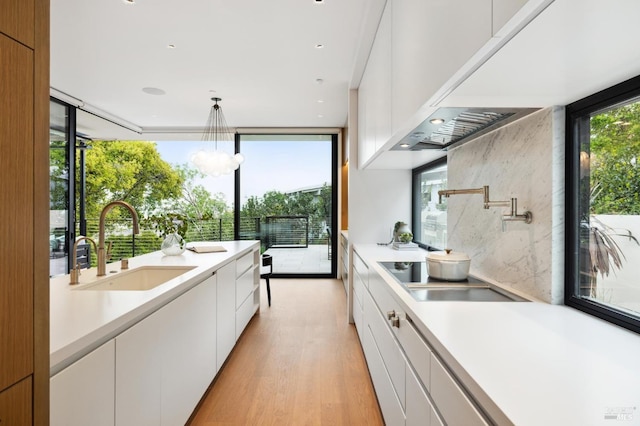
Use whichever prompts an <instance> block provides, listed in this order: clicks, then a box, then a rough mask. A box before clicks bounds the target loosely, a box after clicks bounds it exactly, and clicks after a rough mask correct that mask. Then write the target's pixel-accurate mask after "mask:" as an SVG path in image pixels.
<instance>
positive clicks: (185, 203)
mask: <svg viewBox="0 0 640 426" xmlns="http://www.w3.org/2000/svg"><path fill="white" fill-rule="evenodd" d="M174 170H175V172H176V173H178V175H179V176H180V179H181V180H182V188H181V189H182V192H181V196H180V197H178V198H174V199H171V200H169V201H168V204H167V207H166V208H167V209H169V210H171V211H173V212H176V213H180V214H182V215H184V216H186V217H188V218H191V219H197V220H201V219H208V218H221V217H222V216H224V215H225V214H226V213H228V212H229V207H228V205H227V202H226V199H225V196H224V194H223V193H222V192H218V193H216V194H211V193H210V192H209V191H208V190H207V189H206V188H205V187H204V186H202V185H196V184H195V182H194V180H195V179H196V178H202V177H205V176H206V175H205V174H203V173H200V172H199V171H198V170H197V169H194V168H191V167H189V165H188V164H182V165H178V166H175V168H174Z"/></svg>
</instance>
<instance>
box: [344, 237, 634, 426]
mask: <svg viewBox="0 0 640 426" xmlns="http://www.w3.org/2000/svg"><path fill="white" fill-rule="evenodd" d="M355 250H356V251H357V252H358V254H359V255H360V256H361V257H362V258H363V260H364V261H365V262H366V263H367V264H368V265H369V267H371V268H373V269H374V270H375V271H376V272H378V273H379V274H380V275H381V276H382V277H383V278H384V279H385V281H386V282H387V283H388V284H389V286H390V288H391V289H392V290H393V292H394V293H395V294H396V295H397V296H398V297H397V299H398V301H399V302H401V304H403V305H404V307H405V308H406V310H407V314H408V315H410V316H411V318H412V320H413V321H414V323H415V324H416V326H417V327H418V328H419V329H420V331H421V332H422V334H423V335H424V336H425V337H426V338H427V339H428V340H429V341H430V343H431V345H432V347H433V348H434V349H435V351H436V352H437V353H438V354H439V355H440V356H441V357H442V358H443V359H444V360H445V362H447V363H448V364H449V366H450V367H451V368H452V370H453V371H454V373H455V374H456V375H457V376H458V378H459V379H460V380H461V381H462V382H463V384H464V385H465V386H466V387H467V388H468V389H469V390H470V391H471V393H472V394H473V395H474V397H475V398H476V399H477V400H478V402H480V403H481V404H482V405H483V407H484V408H485V409H487V411H488V412H489V414H491V415H492V416H493V417H494V418H495V419H497V420H498V421H499V420H500V419H504V418H505V416H506V418H507V419H508V421H510V422H512V423H513V424H515V425H518V426H520V425H532V426H539V425H545V426H547V425H563V426H565V425H581V426H582V425H616V424H620V425H640V336H639V335H637V334H635V333H632V332H630V331H628V330H625V329H623V328H620V327H617V326H615V325H612V324H609V323H607V322H605V321H602V320H600V319H598V318H595V317H593V316H591V315H587V314H585V313H582V312H580V311H578V310H576V309H573V308H570V307H567V306H564V305H550V304H546V303H540V302H435V301H431V302H418V301H416V300H415V299H413V297H412V296H411V295H410V294H409V293H408V292H406V291H405V290H404V289H403V287H402V286H401V285H400V284H398V282H397V281H396V280H395V279H394V278H393V277H392V276H391V274H390V273H388V272H387V271H386V270H385V269H384V268H383V267H381V266H380V265H378V264H377V263H376V262H377V261H407V262H411V261H422V260H424V255H425V253H426V252H425V251H422V250H420V251H397V250H393V249H391V248H389V247H381V246H376V245H373V244H372V245H358V244H356V245H355ZM472 272H473V271H472ZM520 295H521V294H520ZM606 414H630V415H631V419H629V420H615V419H605V415H606Z"/></svg>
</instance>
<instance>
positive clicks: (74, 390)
mask: <svg viewBox="0 0 640 426" xmlns="http://www.w3.org/2000/svg"><path fill="white" fill-rule="evenodd" d="M114 386H115V343H114V341H113V340H110V341H108V342H107V343H105V344H104V345H102V346H100V347H99V348H97V349H95V350H94V351H93V352H91V353H89V354H88V355H86V356H85V357H83V358H82V359H80V360H79V361H77V362H75V363H74V364H72V365H70V366H69V367H67V368H65V369H64V370H62V371H61V372H59V373H58V374H56V375H55V376H53V377H52V378H51V382H50V393H51V412H50V422H51V426H86V425H95V426H102V425H104V426H107V425H108V426H113V424H114V413H115V409H114V401H113V393H114Z"/></svg>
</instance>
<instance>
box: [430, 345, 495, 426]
mask: <svg viewBox="0 0 640 426" xmlns="http://www.w3.org/2000/svg"><path fill="white" fill-rule="evenodd" d="M431 397H432V398H433V402H434V403H435V404H436V406H437V407H438V410H439V411H440V414H441V415H442V418H443V419H444V421H445V422H446V423H447V424H450V425H465V426H476V425H478V426H486V425H488V424H489V423H488V422H487V421H486V420H485V419H484V417H483V416H482V415H481V414H480V412H479V411H478V410H477V409H476V407H475V405H474V404H473V402H471V400H470V399H469V397H468V396H467V395H466V393H465V392H464V391H463V390H462V388H460V386H459V385H458V384H457V383H456V380H455V379H454V378H453V377H451V375H450V374H449V372H448V371H447V368H446V367H445V366H444V365H442V363H441V362H440V361H439V360H438V358H437V357H436V356H435V355H433V354H432V355H431Z"/></svg>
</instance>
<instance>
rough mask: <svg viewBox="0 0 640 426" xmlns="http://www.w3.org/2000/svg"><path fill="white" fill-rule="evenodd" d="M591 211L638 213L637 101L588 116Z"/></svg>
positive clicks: (639, 109)
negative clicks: (589, 124) (589, 119)
mask: <svg viewBox="0 0 640 426" xmlns="http://www.w3.org/2000/svg"><path fill="white" fill-rule="evenodd" d="M589 142H590V148H591V153H590V173H591V179H590V181H591V182H590V187H591V188H592V189H593V191H594V192H593V194H591V195H592V196H591V213H592V214H634V215H636V214H640V164H638V161H639V160H640V158H639V157H640V103H638V102H636V103H632V104H629V105H625V106H622V107H618V108H615V109H613V110H611V111H607V112H604V113H601V114H597V115H595V116H593V117H592V119H591V138H590V141H589Z"/></svg>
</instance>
